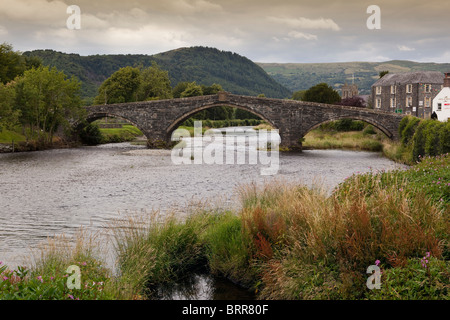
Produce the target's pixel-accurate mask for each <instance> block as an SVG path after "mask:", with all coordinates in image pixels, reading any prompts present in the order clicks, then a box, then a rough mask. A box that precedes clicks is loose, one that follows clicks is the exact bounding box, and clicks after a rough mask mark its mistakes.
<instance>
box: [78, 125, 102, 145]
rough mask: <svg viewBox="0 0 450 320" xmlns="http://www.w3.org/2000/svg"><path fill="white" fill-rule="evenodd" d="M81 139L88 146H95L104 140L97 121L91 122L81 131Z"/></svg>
mask: <svg viewBox="0 0 450 320" xmlns="http://www.w3.org/2000/svg"><path fill="white" fill-rule="evenodd" d="M80 138H81V141H82V142H83V143H84V144H87V145H88V146H95V145H97V144H101V143H102V142H103V141H104V138H103V135H102V133H101V131H100V128H99V126H98V125H97V124H95V123H89V124H88V125H86V126H85V127H84V128H83V129H82V130H81V132H80Z"/></svg>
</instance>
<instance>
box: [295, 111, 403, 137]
mask: <svg viewBox="0 0 450 320" xmlns="http://www.w3.org/2000/svg"><path fill="white" fill-rule="evenodd" d="M343 119H351V120H359V121H363V122H365V123H368V124H371V125H373V126H374V127H375V128H377V129H378V130H380V131H381V132H383V133H384V134H385V135H386V136H387V137H388V138H389V139H394V137H395V135H394V133H393V132H391V131H390V130H389V129H388V128H386V127H385V126H383V125H382V124H380V123H378V122H377V121H375V120H374V119H373V118H366V117H361V116H340V117H335V118H333V119H326V120H323V121H319V122H316V123H314V124H311V125H310V126H308V127H307V128H306V129H305V130H304V131H303V132H302V134H303V137H304V136H305V135H306V134H308V132H310V131H312V130H314V129H316V128H318V127H319V126H320V125H322V124H324V123H328V122H332V121H337V120H343Z"/></svg>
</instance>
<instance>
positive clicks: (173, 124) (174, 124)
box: [166, 102, 278, 141]
mask: <svg viewBox="0 0 450 320" xmlns="http://www.w3.org/2000/svg"><path fill="white" fill-rule="evenodd" d="M222 106H225V107H234V108H239V109H242V110H245V111H248V112H250V113H252V114H254V115H256V116H258V117H260V118H261V119H262V120H264V121H266V122H267V123H269V124H270V125H271V126H272V127H273V128H275V129H278V128H277V127H276V126H275V125H274V123H273V121H271V120H270V119H269V118H268V117H267V116H265V115H264V114H262V113H261V112H258V111H257V110H254V109H253V108H250V107H246V106H242V105H239V104H235V103H230V102H227V103H213V104H207V105H203V106H200V107H198V108H195V109H192V110H189V111H188V112H186V113H184V114H182V115H180V116H178V117H177V118H176V119H174V120H173V121H172V122H171V123H170V124H169V126H168V127H167V129H166V139H167V141H170V139H171V136H172V133H173V131H175V129H176V128H178V127H179V126H180V124H182V123H183V122H184V121H186V120H187V119H189V118H190V117H192V116H193V115H194V114H196V113H198V112H200V111H203V110H206V109H210V108H214V107H222Z"/></svg>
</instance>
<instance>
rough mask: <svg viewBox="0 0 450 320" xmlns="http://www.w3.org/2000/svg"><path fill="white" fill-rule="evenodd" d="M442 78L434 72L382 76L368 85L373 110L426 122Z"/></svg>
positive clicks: (440, 87) (442, 80)
mask: <svg viewBox="0 0 450 320" xmlns="http://www.w3.org/2000/svg"><path fill="white" fill-rule="evenodd" d="M443 83H444V75H443V74H442V73H441V72H438V71H423V72H407V73H397V74H390V73H388V74H386V75H385V76H383V77H382V78H381V79H379V80H378V81H377V82H375V83H374V84H373V85H372V105H373V108H374V109H379V110H383V111H390V112H396V113H403V114H410V115H413V116H416V117H419V118H425V119H429V118H430V117H431V113H432V101H433V99H434V98H435V97H436V95H437V94H438V93H439V92H440V91H441V90H442V88H443Z"/></svg>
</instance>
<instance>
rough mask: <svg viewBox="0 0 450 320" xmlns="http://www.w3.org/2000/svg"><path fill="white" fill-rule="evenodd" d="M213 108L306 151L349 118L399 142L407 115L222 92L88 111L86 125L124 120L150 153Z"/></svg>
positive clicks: (132, 103) (293, 147) (115, 105)
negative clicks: (241, 114) (314, 137)
mask: <svg viewBox="0 0 450 320" xmlns="http://www.w3.org/2000/svg"><path fill="white" fill-rule="evenodd" d="M214 106H232V107H237V108H241V109H244V110H247V111H250V112H252V113H254V114H256V115H258V116H259V117H261V118H262V119H264V120H266V121H267V122H268V123H270V124H271V125H272V126H273V127H274V128H275V129H278V130H279V134H280V137H281V145H282V146H285V147H289V148H291V149H301V138H302V137H303V136H304V135H306V134H307V133H308V132H309V131H310V130H312V129H314V128H316V127H318V126H319V125H320V124H322V123H325V122H328V121H332V120H339V119H344V118H350V119H355V120H362V121H365V122H367V123H370V124H372V125H373V126H374V127H376V128H378V129H380V130H381V131H382V132H384V133H385V134H386V135H387V136H388V137H389V138H391V139H393V140H398V138H399V134H398V126H399V123H400V120H401V119H402V117H403V116H402V115H398V114H395V113H390V112H383V111H376V110H373V109H366V108H356V107H347V106H339V105H330V104H321V103H314V102H305V101H296V100H282V99H269V98H259V97H258V98H257V97H250V96H240V95H234V94H231V93H228V92H223V91H222V92H219V93H218V94H216V95H208V96H199V97H191V98H180V99H170V100H154V101H142V102H131V103H119V104H108V105H95V106H89V107H86V109H87V111H88V115H87V120H88V122H92V121H94V120H96V119H100V118H103V117H106V116H108V117H120V118H123V119H125V120H128V121H129V122H130V123H132V124H133V125H135V126H136V127H137V128H139V129H140V130H141V131H142V132H143V133H144V135H145V136H146V137H147V139H148V142H149V143H148V145H149V147H165V146H167V145H168V144H170V142H171V135H172V132H173V131H174V130H175V129H176V128H177V127H178V126H179V125H180V124H181V123H182V122H183V121H185V120H186V119H188V118H189V117H191V116H192V115H193V114H195V113H197V112H199V111H201V110H203V109H207V108H211V107H214Z"/></svg>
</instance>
